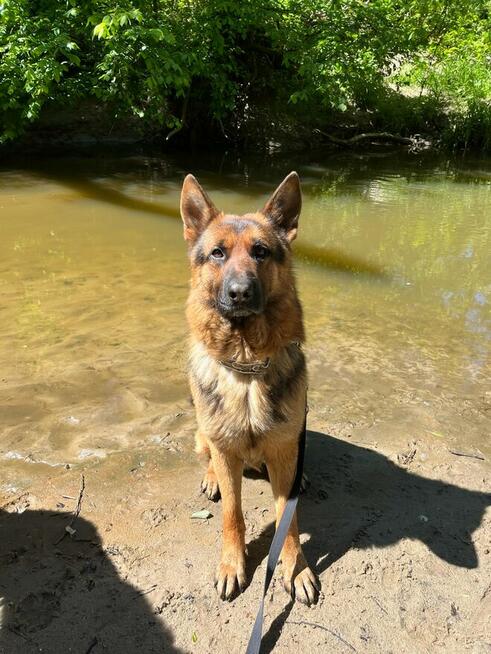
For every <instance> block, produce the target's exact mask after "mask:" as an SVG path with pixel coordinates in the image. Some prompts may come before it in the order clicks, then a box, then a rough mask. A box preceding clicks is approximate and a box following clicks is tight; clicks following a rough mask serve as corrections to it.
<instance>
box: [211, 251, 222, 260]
mask: <svg viewBox="0 0 491 654" xmlns="http://www.w3.org/2000/svg"><path fill="white" fill-rule="evenodd" d="M211 256H212V257H213V258H214V259H223V257H224V256H225V254H224V252H223V250H222V249H220V248H214V249H213V250H212V251H211Z"/></svg>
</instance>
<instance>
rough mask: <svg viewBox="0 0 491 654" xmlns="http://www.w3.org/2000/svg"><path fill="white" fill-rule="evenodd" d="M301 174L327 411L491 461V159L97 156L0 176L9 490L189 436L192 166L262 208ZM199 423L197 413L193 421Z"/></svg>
mask: <svg viewBox="0 0 491 654" xmlns="http://www.w3.org/2000/svg"><path fill="white" fill-rule="evenodd" d="M291 169H296V170H297V171H298V172H299V174H300V175H301V178H302V181H303V190H304V207H303V212H302V216H301V230H300V236H299V239H298V244H297V245H296V247H295V249H296V255H297V264H296V268H297V276H298V281H299V288H300V292H301V298H302V301H303V305H304V309H305V319H306V325H307V332H308V344H307V354H308V358H309V370H310V400H309V402H310V405H311V416H312V419H313V420H314V422H315V421H317V423H321V424H322V426H323V427H324V429H325V430H329V431H330V433H333V434H334V435H339V436H341V437H347V438H354V439H356V438H361V439H362V440H363V441H370V442H373V443H375V444H376V443H378V442H383V441H384V440H387V441H389V440H390V439H391V438H395V437H396V436H397V437H403V438H404V437H407V441H408V442H410V441H412V440H417V439H418V438H420V437H422V436H425V437H428V435H431V437H432V438H435V439H441V442H442V447H448V446H450V445H451V444H453V445H454V446H455V444H457V445H458V446H459V447H461V448H466V449H467V450H469V451H481V452H486V451H487V452H489V433H490V417H491V414H490V401H491V386H490V381H489V372H490V360H489V354H490V338H491V321H490V301H491V162H483V161H480V162H469V161H458V162H455V161H453V162H452V161H446V160H441V159H432V158H427V159H422V158H418V157H416V156H411V155H405V156H399V157H390V156H389V157H380V156H378V157H371V156H368V155H364V156H359V157H356V158H355V157H350V158H347V157H332V156H330V157H327V156H325V157H324V158H323V157H322V156H316V157H303V158H299V159H296V160H295V159H291V158H287V157H283V158H280V157H276V158H273V159H271V160H267V159H264V158H263V159H261V160H260V161H259V162H258V161H254V160H249V161H240V160H236V159H234V158H233V157H231V156H229V157H216V156H215V157H212V156H210V157H209V158H208V159H206V158H203V157H201V158H199V159H198V158H188V159H185V158H181V159H180V160H178V159H171V158H165V157H161V156H150V157H149V156H143V155H142V156H138V157H119V158H110V157H108V156H105V157H101V156H98V157H95V156H84V157H79V158H64V159H60V158H58V159H47V160H45V161H43V160H38V161H34V162H33V161H30V162H27V161H23V162H13V163H12V162H11V163H10V164H9V165H8V167H7V166H4V168H3V170H1V171H0V229H1V239H0V293H1V302H0V364H1V368H0V461H1V468H2V471H3V472H2V476H1V478H0V485H1V487H2V489H3V490H4V491H12V492H14V491H16V490H18V489H22V488H25V487H27V486H29V484H30V482H31V480H32V478H33V476H35V475H36V474H44V473H43V470H48V469H49V468H51V469H52V466H64V465H66V464H69V465H71V466H73V465H80V464H81V463H82V462H84V461H87V460H93V459H97V458H106V457H108V456H111V455H113V454H115V453H118V452H121V450H130V449H135V450H138V451H142V450H144V449H145V448H150V449H151V448H157V447H160V449H159V452H162V453H163V454H165V453H167V452H169V456H171V455H172V452H173V450H174V448H173V447H172V445H171V446H169V447H167V448H164V449H162V447H161V446H162V445H166V439H167V438H168V434H170V433H172V432H173V430H174V431H175V430H178V429H181V428H182V429H187V430H189V431H191V430H192V428H193V424H192V412H191V410H190V407H189V404H188V391H187V385H186V378H185V351H186V325H185V320H184V303H185V299H186V294H187V283H188V263H187V259H186V248H185V245H184V243H183V241H182V228H181V223H180V220H179V217H178V199H179V190H180V184H181V182H182V178H183V175H184V173H185V172H189V171H192V172H193V173H194V174H196V175H197V176H198V177H199V179H200V181H201V182H202V183H203V184H204V185H205V187H206V188H207V190H208V191H209V192H210V194H211V196H212V198H213V199H214V201H215V203H216V204H217V205H218V206H219V207H220V208H222V209H224V210H226V211H230V212H235V213H241V212H245V211H251V210H255V209H257V208H259V207H260V206H261V205H262V204H263V202H264V201H265V200H266V198H267V195H268V193H269V192H271V191H272V190H273V188H274V187H275V185H276V184H277V183H278V182H279V181H281V179H282V178H283V176H284V175H285V174H287V173H288V172H289V171H290V170H291ZM182 416H184V421H183V422H182V424H181V423H180V422H179V420H180V418H181V417H182Z"/></svg>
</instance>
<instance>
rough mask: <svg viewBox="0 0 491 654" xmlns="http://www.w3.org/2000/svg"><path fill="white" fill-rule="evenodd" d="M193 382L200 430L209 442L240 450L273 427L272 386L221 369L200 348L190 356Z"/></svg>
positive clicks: (251, 444)
mask: <svg viewBox="0 0 491 654" xmlns="http://www.w3.org/2000/svg"><path fill="white" fill-rule="evenodd" d="M190 381H191V388H192V391H193V398H194V401H195V405H196V410H197V413H198V420H199V424H200V428H201V429H204V430H205V431H206V432H207V435H208V437H209V438H212V439H213V440H217V441H219V442H221V444H223V445H227V446H231V445H232V444H234V445H237V446H238V447H239V448H240V449H242V448H243V447H246V448H250V447H251V446H252V447H253V446H254V441H255V439H256V438H258V437H260V436H261V435H262V434H264V432H266V431H268V430H269V429H271V427H272V424H273V422H272V407H271V400H270V397H269V393H268V390H269V389H268V386H267V384H266V383H265V382H264V380H263V379H262V378H261V377H258V378H257V379H250V378H247V377H245V376H243V375H240V374H237V373H236V372H234V371H232V370H229V369H228V368H225V367H224V366H221V365H219V364H218V363H217V362H216V361H215V360H214V359H212V358H211V357H210V356H208V354H207V353H206V351H205V350H204V348H203V347H202V346H201V345H200V344H196V345H194V346H193V348H192V350H191V355H190Z"/></svg>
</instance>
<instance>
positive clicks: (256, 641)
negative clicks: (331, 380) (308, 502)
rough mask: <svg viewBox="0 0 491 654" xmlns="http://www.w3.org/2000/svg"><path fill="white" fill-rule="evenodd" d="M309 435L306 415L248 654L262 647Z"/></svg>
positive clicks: (300, 479)
mask: <svg viewBox="0 0 491 654" xmlns="http://www.w3.org/2000/svg"><path fill="white" fill-rule="evenodd" d="M306 435H307V416H305V419H304V422H303V427H302V431H301V433H300V438H299V441H298V457H297V471H296V473H295V479H294V480H293V484H292V487H291V490H290V494H289V495H288V500H287V502H286V505H285V509H284V511H283V515H282V516H281V520H280V524H279V525H278V528H277V529H276V531H275V534H274V537H273V542H272V543H271V547H270V548H269V554H268V563H267V565H266V578H265V579H264V589H263V596H262V599H261V604H260V605H259V611H258V612H257V615H256V620H255V622H254V626H253V628H252V633H251V637H250V638H249V644H248V645H247V650H246V654H259V650H260V649H261V639H262V632H263V614H264V600H265V598H266V593H267V592H268V588H269V584H270V583H271V579H272V578H273V572H274V569H275V568H276V564H277V563H278V559H279V558H280V553H281V550H282V548H283V543H284V542H285V538H286V535H287V533H288V529H289V528H290V524H291V521H292V518H293V515H294V513H295V509H296V508H297V502H298V496H299V494H300V487H301V485H302V473H303V460H304V454H305V439H306Z"/></svg>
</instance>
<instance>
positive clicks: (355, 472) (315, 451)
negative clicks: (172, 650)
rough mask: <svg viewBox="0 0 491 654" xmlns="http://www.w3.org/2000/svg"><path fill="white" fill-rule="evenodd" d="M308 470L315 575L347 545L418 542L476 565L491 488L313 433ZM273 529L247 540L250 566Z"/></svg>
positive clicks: (305, 506) (306, 526)
mask: <svg viewBox="0 0 491 654" xmlns="http://www.w3.org/2000/svg"><path fill="white" fill-rule="evenodd" d="M305 469H306V471H307V474H308V475H309V477H310V478H311V479H312V481H313V485H312V488H311V489H310V490H309V492H307V493H306V494H305V495H303V496H302V497H301V499H300V508H299V522H300V529H301V531H302V532H307V533H308V534H310V535H311V538H310V540H309V541H308V542H307V543H306V544H305V545H304V552H305V555H306V557H307V560H308V561H309V562H310V563H311V564H315V562H318V563H317V565H316V566H315V570H316V572H317V574H321V573H322V572H324V571H325V570H326V569H327V568H328V567H329V566H330V565H332V564H333V563H334V562H335V561H336V560H337V559H339V558H340V557H342V556H343V555H344V554H345V553H346V552H347V551H348V550H349V549H350V548H352V547H356V548H357V549H372V548H382V547H385V546H388V545H392V544H394V543H397V542H398V541H399V540H401V539H404V538H407V539H411V540H416V539H417V540H420V541H421V542H423V543H424V544H425V545H426V546H427V547H428V548H429V549H430V550H431V551H432V552H433V553H434V554H435V555H436V556H438V557H440V558H441V559H443V560H444V561H446V562H447V563H449V564H450V565H454V566H459V567H462V568H469V569H470V568H477V567H478V557H477V552H476V549H475V546H474V544H473V542H472V538H471V536H472V533H473V532H474V530H476V529H477V528H478V527H479V525H480V524H481V520H482V518H483V515H484V512H485V510H486V508H487V507H488V506H489V505H490V504H491V494H490V493H480V492H476V491H471V490H467V489H465V488H460V487H458V486H453V485H451V484H447V483H444V482H442V481H437V480H433V479H426V478H424V477H421V476H419V475H416V474H413V473H411V472H408V471H407V470H406V469H404V468H401V467H399V466H397V465H395V464H394V463H392V461H390V460H389V459H387V458H386V457H385V456H383V455H382V454H378V453H377V452H374V451H372V450H369V449H367V448H364V447H360V446H357V445H354V444H351V443H348V442H345V441H342V440H339V439H337V438H333V437H332V436H328V435H326V434H322V433H319V432H312V431H309V432H308V435H307V450H306V461H305ZM272 534H273V526H272V525H269V526H268V527H267V528H266V529H265V530H264V531H263V532H262V533H261V534H260V535H259V536H258V537H257V538H256V539H254V540H253V541H252V542H250V543H249V544H248V553H249V559H250V566H251V570H250V573H249V574H251V572H252V570H253V569H254V568H255V567H257V565H258V564H259V563H260V562H261V560H262V559H263V558H264V557H265V556H266V555H267V552H268V549H269V546H270V543H271V538H272ZM292 608H293V603H292V602H289V603H288V605H287V606H286V607H285V608H284V610H283V611H282V613H281V614H280V615H279V616H278V617H277V618H276V619H275V620H274V621H273V623H272V624H271V626H270V628H269V630H268V631H267V633H265V635H264V639H263V647H262V649H261V654H269V653H270V652H271V651H272V650H273V648H274V645H275V643H276V641H277V639H278V637H279V635H280V633H281V630H282V628H283V625H284V624H285V622H286V621H287V619H288V616H289V615H290V612H291V610H292Z"/></svg>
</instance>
